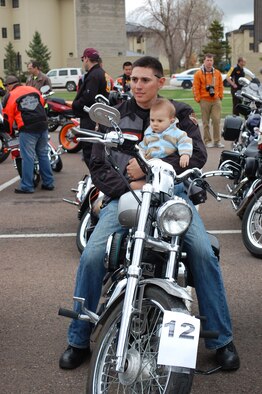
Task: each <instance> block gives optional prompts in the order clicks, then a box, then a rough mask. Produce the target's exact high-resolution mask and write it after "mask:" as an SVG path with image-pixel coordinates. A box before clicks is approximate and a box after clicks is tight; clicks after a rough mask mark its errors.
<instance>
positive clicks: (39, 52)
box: [25, 31, 51, 73]
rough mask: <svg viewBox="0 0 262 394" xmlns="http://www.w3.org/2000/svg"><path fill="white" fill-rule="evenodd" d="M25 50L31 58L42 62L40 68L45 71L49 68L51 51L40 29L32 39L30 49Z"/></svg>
mask: <svg viewBox="0 0 262 394" xmlns="http://www.w3.org/2000/svg"><path fill="white" fill-rule="evenodd" d="M25 52H26V54H27V56H28V57H29V58H30V59H31V60H35V61H37V62H38V63H39V64H40V68H41V70H42V71H43V72H44V73H46V72H47V71H48V70H49V64H48V60H50V58H51V52H49V50H48V47H47V46H46V45H44V44H43V42H42V39H41V35H40V33H39V32H38V31H36V32H35V34H34V35H33V39H32V41H31V42H30V43H29V50H28V51H25Z"/></svg>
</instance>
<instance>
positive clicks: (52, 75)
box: [48, 70, 57, 77]
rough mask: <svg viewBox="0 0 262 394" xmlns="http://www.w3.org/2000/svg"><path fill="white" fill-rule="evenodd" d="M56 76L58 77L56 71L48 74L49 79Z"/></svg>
mask: <svg viewBox="0 0 262 394" xmlns="http://www.w3.org/2000/svg"><path fill="white" fill-rule="evenodd" d="M56 75H57V71H55V70H54V71H49V72H48V76H49V77H56Z"/></svg>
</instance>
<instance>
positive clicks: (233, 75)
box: [226, 56, 246, 115]
mask: <svg viewBox="0 0 262 394" xmlns="http://www.w3.org/2000/svg"><path fill="white" fill-rule="evenodd" d="M245 65H246V59H244V58H243V57H242V56H240V57H239V58H238V60H237V65H236V66H234V67H231V68H230V70H229V71H228V73H227V77H226V80H227V82H228V83H229V84H230V87H231V95H232V104H233V109H232V112H233V115H239V110H238V107H237V104H239V103H241V100H240V99H239V98H237V97H236V96H235V93H236V92H237V91H238V90H241V88H242V86H241V85H239V83H238V80H239V78H240V77H244V76H245V71H244V67H245Z"/></svg>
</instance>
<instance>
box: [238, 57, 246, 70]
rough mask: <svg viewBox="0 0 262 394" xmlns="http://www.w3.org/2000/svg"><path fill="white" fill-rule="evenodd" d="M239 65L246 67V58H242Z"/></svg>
mask: <svg viewBox="0 0 262 394" xmlns="http://www.w3.org/2000/svg"><path fill="white" fill-rule="evenodd" d="M239 65H240V67H242V68H243V67H245V65H246V59H242V60H240V62H239Z"/></svg>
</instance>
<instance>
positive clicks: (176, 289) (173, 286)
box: [90, 278, 193, 347]
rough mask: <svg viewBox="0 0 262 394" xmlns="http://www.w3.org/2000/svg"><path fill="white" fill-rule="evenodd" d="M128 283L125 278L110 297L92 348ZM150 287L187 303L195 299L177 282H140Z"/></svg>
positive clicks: (149, 280) (155, 279)
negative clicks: (158, 288) (157, 288)
mask: <svg viewBox="0 0 262 394" xmlns="http://www.w3.org/2000/svg"><path fill="white" fill-rule="evenodd" d="M126 283H127V279H126V278H125V279H123V280H121V281H120V282H119V283H118V284H117V286H116V288H115V290H114V292H113V294H112V296H111V297H110V300H109V302H108V304H107V308H106V310H105V311H104V312H103V313H102V314H101V316H100V318H99V320H98V322H97V324H96V325H95V327H94V329H93V331H92V335H91V338H90V341H91V347H93V345H94V344H95V342H96V339H97V336H98V334H99V332H100V330H101V328H102V326H103V324H104V322H105V321H106V319H107V318H108V316H110V314H111V311H112V310H113V309H114V308H115V306H116V305H118V304H119V303H120V302H121V301H122V299H123V298H124V294H125V293H124V290H125V288H126ZM148 285H153V286H156V287H160V288H161V289H163V290H164V291H165V292H166V293H167V294H170V295H172V296H173V297H177V298H181V299H184V300H186V301H191V302H192V301H193V298H192V297H191V296H190V295H189V294H188V292H187V291H186V290H185V289H184V288H182V287H180V286H179V285H178V284H177V283H175V282H171V281H168V280H167V279H159V278H151V279H144V280H141V281H140V282H139V287H141V286H148Z"/></svg>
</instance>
